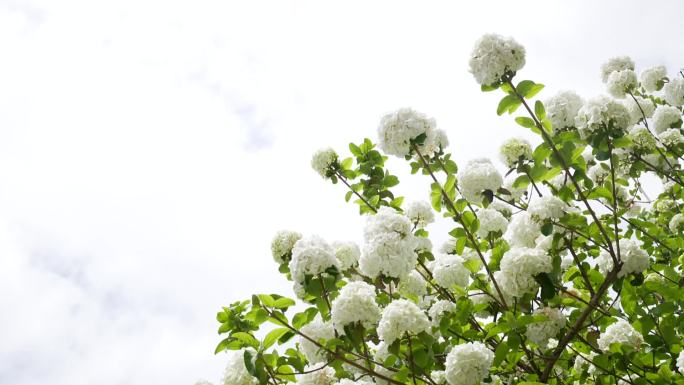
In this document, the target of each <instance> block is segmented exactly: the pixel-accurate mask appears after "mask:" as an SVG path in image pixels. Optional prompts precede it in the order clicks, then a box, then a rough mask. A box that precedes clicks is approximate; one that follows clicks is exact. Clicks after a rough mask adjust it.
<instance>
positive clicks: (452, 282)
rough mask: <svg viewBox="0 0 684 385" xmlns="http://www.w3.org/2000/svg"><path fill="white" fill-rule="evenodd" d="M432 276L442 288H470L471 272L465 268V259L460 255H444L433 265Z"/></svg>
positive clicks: (437, 258)
mask: <svg viewBox="0 0 684 385" xmlns="http://www.w3.org/2000/svg"><path fill="white" fill-rule="evenodd" d="M432 276H433V277H434V279H435V282H437V284H438V285H439V286H441V287H444V288H447V289H449V288H451V287H452V286H459V287H466V286H468V277H469V276H470V272H469V271H468V269H466V267H465V266H463V258H461V257H459V256H458V255H450V254H442V255H438V256H437V257H436V258H435V261H434V262H433V264H432Z"/></svg>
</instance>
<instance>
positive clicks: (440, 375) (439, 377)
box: [430, 370, 446, 385]
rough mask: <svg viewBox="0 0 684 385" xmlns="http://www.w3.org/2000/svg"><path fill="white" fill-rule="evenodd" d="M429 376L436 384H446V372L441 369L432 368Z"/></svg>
mask: <svg viewBox="0 0 684 385" xmlns="http://www.w3.org/2000/svg"><path fill="white" fill-rule="evenodd" d="M430 377H432V381H434V382H435V384H437V385H444V384H446V372H445V371H443V370H433V371H432V373H430Z"/></svg>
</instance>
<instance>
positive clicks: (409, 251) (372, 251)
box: [359, 207, 417, 278]
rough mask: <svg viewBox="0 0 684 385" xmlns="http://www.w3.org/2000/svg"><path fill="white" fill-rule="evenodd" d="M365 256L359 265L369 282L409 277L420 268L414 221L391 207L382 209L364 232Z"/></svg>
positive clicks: (373, 217) (372, 218)
mask: <svg viewBox="0 0 684 385" xmlns="http://www.w3.org/2000/svg"><path fill="white" fill-rule="evenodd" d="M364 239H365V246H364V253H363V255H362V256H361V260H360V261H359V268H360V269H361V272H362V273H363V274H364V275H366V276H367V277H369V278H375V277H377V276H379V275H381V274H382V275H385V276H387V277H394V278H402V277H405V276H406V275H407V274H408V273H409V272H410V271H411V270H413V268H414V267H415V265H416V260H417V255H416V253H415V249H416V246H417V241H416V237H415V236H413V234H412V233H411V221H410V220H409V219H408V218H407V217H406V216H404V215H401V214H400V213H398V212H397V211H396V210H394V209H392V208H389V207H381V208H380V210H378V212H377V214H375V215H373V216H370V217H368V220H367V222H366V227H365V229H364Z"/></svg>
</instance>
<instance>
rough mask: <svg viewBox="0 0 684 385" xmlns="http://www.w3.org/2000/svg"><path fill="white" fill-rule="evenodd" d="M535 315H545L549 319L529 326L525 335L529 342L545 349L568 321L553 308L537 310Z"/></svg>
mask: <svg viewBox="0 0 684 385" xmlns="http://www.w3.org/2000/svg"><path fill="white" fill-rule="evenodd" d="M534 314H535V315H537V314H542V315H545V316H546V318H547V319H546V320H544V321H540V322H535V323H532V324H529V325H527V331H526V332H525V335H526V336H527V339H528V340H530V341H532V342H534V343H535V344H537V345H538V346H540V347H542V348H543V347H545V346H546V345H547V344H548V342H549V339H551V338H553V337H555V336H556V335H557V334H558V332H560V330H561V329H562V328H563V327H564V326H565V323H566V322H567V319H566V317H565V315H564V314H563V313H561V311H560V310H558V309H555V308H551V307H544V308H541V309H537V310H535V312H534Z"/></svg>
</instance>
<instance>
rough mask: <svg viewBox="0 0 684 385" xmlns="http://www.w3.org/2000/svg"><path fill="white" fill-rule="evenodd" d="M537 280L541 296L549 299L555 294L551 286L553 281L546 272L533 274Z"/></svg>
mask: <svg viewBox="0 0 684 385" xmlns="http://www.w3.org/2000/svg"><path fill="white" fill-rule="evenodd" d="M535 279H536V280H537V282H539V283H540V284H541V298H542V299H546V300H548V299H551V298H553V297H554V296H555V295H556V288H555V287H554V286H553V281H552V280H551V277H549V275H548V274H546V273H541V274H538V275H536V276H535Z"/></svg>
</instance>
